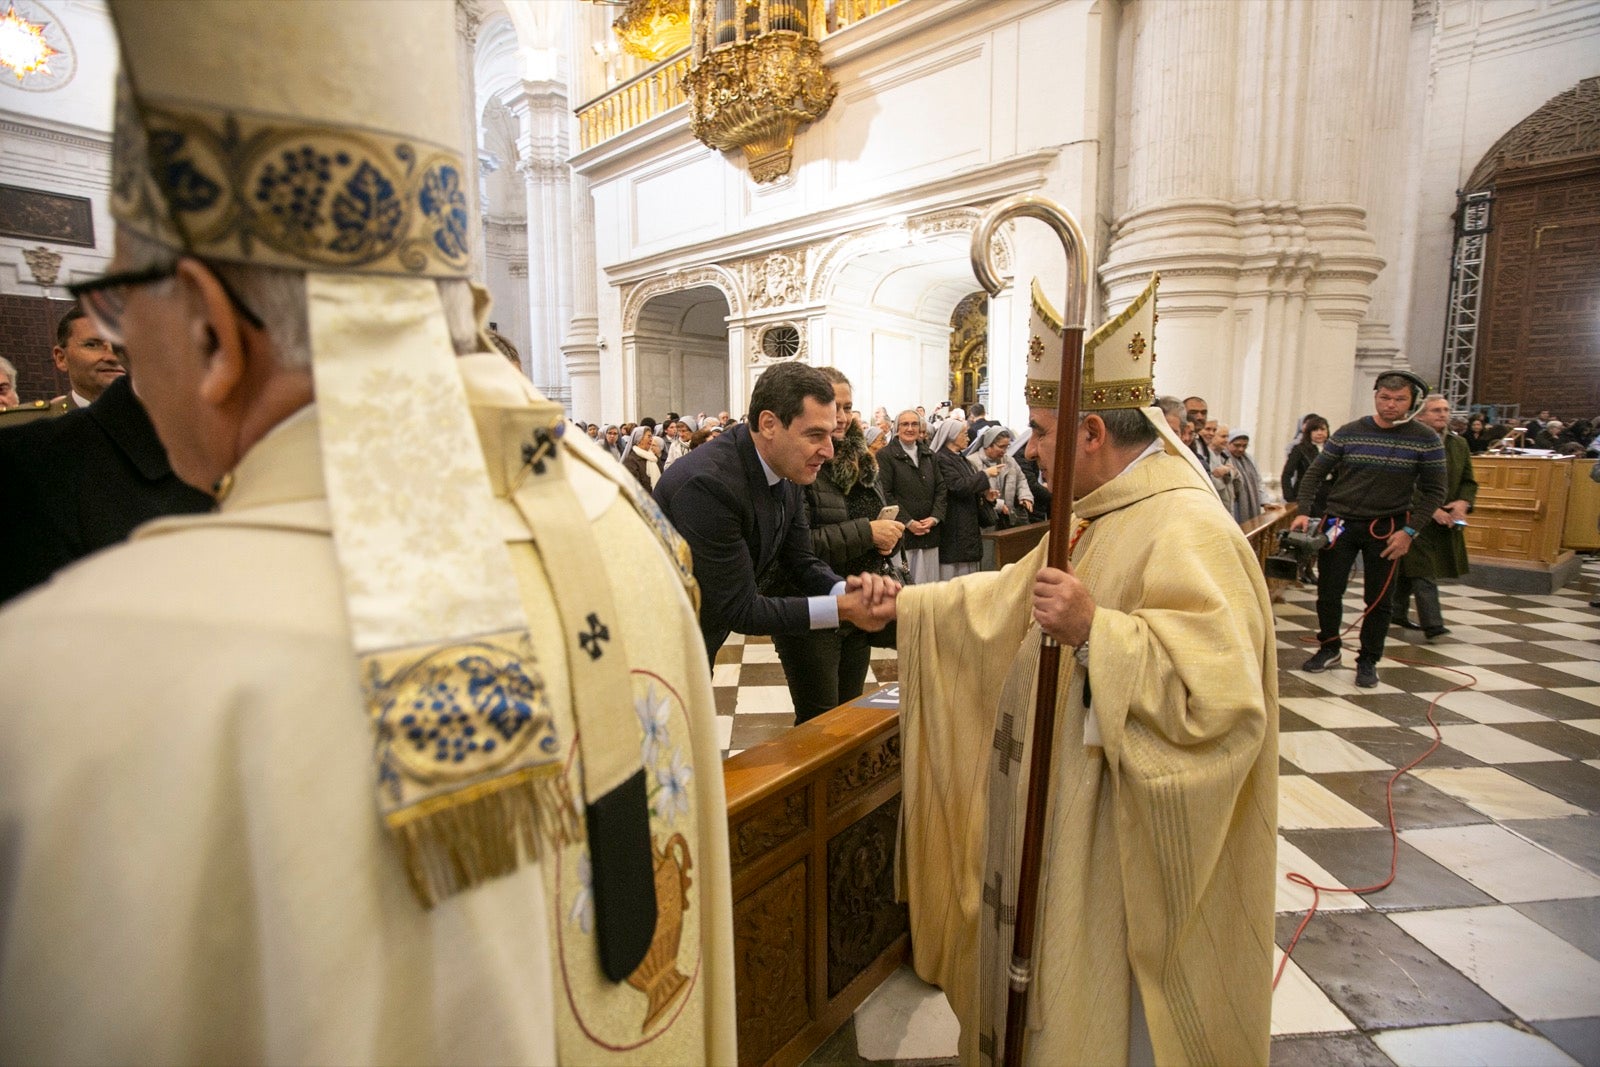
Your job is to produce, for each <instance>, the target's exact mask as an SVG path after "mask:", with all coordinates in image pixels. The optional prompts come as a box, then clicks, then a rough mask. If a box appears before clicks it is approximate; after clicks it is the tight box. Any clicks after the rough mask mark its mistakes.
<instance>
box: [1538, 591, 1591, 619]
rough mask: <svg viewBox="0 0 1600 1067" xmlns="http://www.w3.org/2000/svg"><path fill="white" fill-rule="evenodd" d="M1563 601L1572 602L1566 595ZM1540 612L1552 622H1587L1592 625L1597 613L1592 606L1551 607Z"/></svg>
mask: <svg viewBox="0 0 1600 1067" xmlns="http://www.w3.org/2000/svg"><path fill="white" fill-rule="evenodd" d="M1562 602H1563V603H1565V604H1571V603H1572V601H1571V600H1570V599H1568V598H1566V597H1563V598H1562ZM1539 614H1540V615H1543V616H1544V617H1545V618H1547V619H1549V620H1550V621H1551V622H1586V623H1588V624H1589V625H1590V626H1593V625H1594V624H1595V613H1594V609H1592V608H1590V609H1587V610H1586V609H1584V608H1572V607H1549V608H1541V609H1539Z"/></svg>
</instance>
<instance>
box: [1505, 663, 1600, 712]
mask: <svg viewBox="0 0 1600 1067" xmlns="http://www.w3.org/2000/svg"><path fill="white" fill-rule="evenodd" d="M1523 647H1528V646H1523ZM1490 669H1491V670H1499V668H1498V667H1493V668H1490ZM1563 688H1567V689H1578V688H1582V686H1565V687H1563ZM1494 696H1495V698H1496V699H1498V700H1504V701H1505V702H1506V703H1507V704H1515V705H1516V706H1517V707H1519V708H1527V709H1528V710H1529V711H1537V712H1538V713H1539V714H1540V715H1548V716H1549V717H1550V718H1552V719H1600V706H1596V705H1594V704H1590V703H1589V702H1588V701H1584V700H1579V699H1578V698H1577V697H1575V696H1568V695H1567V694H1566V693H1552V692H1551V691H1550V690H1548V689H1503V690H1500V691H1498V692H1496V693H1495V694H1494Z"/></svg>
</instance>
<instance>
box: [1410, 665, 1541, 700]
mask: <svg viewBox="0 0 1600 1067" xmlns="http://www.w3.org/2000/svg"><path fill="white" fill-rule="evenodd" d="M1524 662H1526V661H1524ZM1422 669H1423V670H1425V671H1427V672H1428V673H1429V674H1432V675H1435V676H1437V677H1439V678H1442V679H1444V682H1445V686H1443V687H1441V688H1444V687H1448V686H1452V685H1457V684H1459V683H1461V682H1464V681H1466V679H1465V678H1463V677H1462V676H1461V675H1460V674H1459V673H1457V672H1455V671H1446V670H1441V669H1439V668H1436V667H1424V668H1422ZM1467 673H1468V674H1470V675H1472V677H1473V678H1475V679H1476V681H1474V682H1473V683H1472V688H1473V690H1474V691H1475V692H1478V693H1494V692H1499V691H1501V690H1505V689H1527V688H1529V686H1528V683H1527V682H1524V681H1523V680H1522V679H1520V678H1512V677H1509V676H1508V675H1504V674H1496V673H1495V671H1494V669H1493V668H1491V667H1485V666H1476V667H1469V668H1467Z"/></svg>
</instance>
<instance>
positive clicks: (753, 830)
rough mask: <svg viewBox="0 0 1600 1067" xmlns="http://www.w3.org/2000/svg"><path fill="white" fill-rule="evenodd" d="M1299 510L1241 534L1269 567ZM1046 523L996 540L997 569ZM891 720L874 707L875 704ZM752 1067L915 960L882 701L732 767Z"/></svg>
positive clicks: (891, 726)
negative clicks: (900, 877) (899, 871)
mask: <svg viewBox="0 0 1600 1067" xmlns="http://www.w3.org/2000/svg"><path fill="white" fill-rule="evenodd" d="M1293 517H1294V508H1293V507H1292V506H1291V507H1289V508H1288V509H1286V510H1284V509H1280V510H1276V511H1269V512H1265V513H1263V514H1262V515H1260V516H1259V517H1257V518H1255V519H1252V520H1250V521H1249V522H1248V523H1243V524H1241V527H1242V528H1243V530H1244V532H1245V536H1246V537H1247V538H1249V540H1250V542H1251V544H1252V545H1254V546H1255V548H1256V551H1257V555H1258V556H1259V557H1260V558H1262V559H1265V558H1266V556H1267V555H1269V554H1270V553H1271V552H1272V551H1273V549H1274V548H1275V547H1276V545H1277V532H1278V531H1279V530H1281V529H1285V528H1287V526H1288V524H1289V522H1290V521H1291V520H1292V519H1293ZM1047 528H1048V527H1047V525H1046V524H1045V523H1039V524H1037V525H1035V526H1024V527H1021V528H1019V529H1016V530H1006V531H1002V532H998V533H994V534H992V535H985V536H986V537H988V538H990V539H991V542H992V544H993V545H994V554H995V556H996V557H997V559H998V560H999V565H1002V566H1003V565H1004V564H1005V563H1008V562H1013V561H1014V560H1015V559H1020V558H1021V557H1022V556H1024V555H1026V554H1027V553H1028V552H1029V551H1030V550H1031V549H1032V548H1033V546H1034V545H1036V544H1038V542H1039V539H1040V538H1041V537H1043V536H1044V533H1045V531H1046V529H1047ZM869 700H870V701H873V702H874V703H876V704H881V705H883V706H871V705H869V704H868V703H867V701H869ZM722 774H723V781H724V783H725V785H726V788H727V793H728V846H729V851H730V852H731V858H732V864H733V940H734V990H735V997H736V999H737V1003H738V1030H739V1034H738V1038H739V1063H740V1065H741V1067H755V1065H773V1067H792V1065H794V1064H798V1063H800V1062H802V1061H803V1060H804V1059H805V1058H806V1057H807V1056H809V1055H810V1054H811V1053H812V1052H813V1051H815V1050H816V1049H817V1048H818V1047H819V1046H821V1045H822V1043H823V1042H824V1041H826V1040H827V1039H828V1037H829V1036H830V1035H831V1034H832V1033H833V1032H834V1031H836V1030H837V1029H838V1028H839V1027H841V1026H843V1025H844V1022H845V1020H846V1019H848V1018H849V1017H850V1015H851V1013H852V1012H854V1011H855V1009H856V1008H857V1007H858V1006H860V1004H861V1002H862V1001H863V1000H865V999H866V997H867V994H869V993H871V992H872V991H873V990H874V989H876V988H877V987H878V985H879V984H880V983H881V982H882V981H883V980H884V979H885V978H887V977H888V976H889V974H890V973H891V972H892V971H893V970H894V969H895V968H896V967H898V966H899V965H900V964H901V963H902V962H904V961H905V960H906V959H907V958H908V955H909V948H910V933H909V918H908V915H907V913H906V907H905V905H904V904H900V903H897V902H896V901H895V894H894V856H895V841H896V835H897V833H898V827H899V819H900V712H899V708H898V705H897V704H890V703H889V702H888V701H887V700H885V699H884V697H883V695H882V694H881V693H880V694H875V695H872V696H869V697H865V698H862V700H859V701H856V702H854V703H852V704H848V705H845V706H844V707H841V708H835V709H834V710H833V711H830V712H828V713H827V714H826V715H822V716H819V717H818V718H815V719H812V720H811V721H810V722H808V723H805V724H804V725H802V726H797V727H795V728H794V729H793V730H790V731H789V732H788V733H786V734H784V735H783V736H782V737H780V738H778V739H776V740H773V741H768V742H767V743H765V744H762V745H757V746H755V747H754V748H747V749H745V750H744V751H743V752H741V753H739V754H738V755H737V756H733V757H730V758H729V759H728V760H727V761H726V762H724V763H723V765H722Z"/></svg>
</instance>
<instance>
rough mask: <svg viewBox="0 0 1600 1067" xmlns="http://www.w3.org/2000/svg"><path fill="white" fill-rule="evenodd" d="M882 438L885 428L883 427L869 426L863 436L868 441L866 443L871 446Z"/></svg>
mask: <svg viewBox="0 0 1600 1067" xmlns="http://www.w3.org/2000/svg"><path fill="white" fill-rule="evenodd" d="M882 436H883V427H881V426H868V427H867V429H866V433H865V434H863V437H864V438H865V439H866V442H867V444H869V445H870V444H872V442H874V441H876V440H877V439H878V438H880V437H882Z"/></svg>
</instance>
